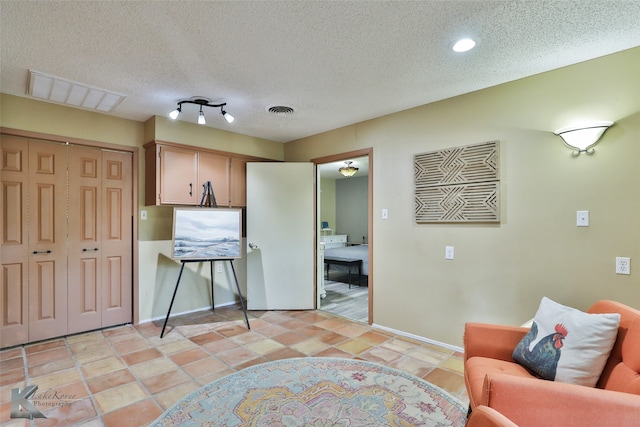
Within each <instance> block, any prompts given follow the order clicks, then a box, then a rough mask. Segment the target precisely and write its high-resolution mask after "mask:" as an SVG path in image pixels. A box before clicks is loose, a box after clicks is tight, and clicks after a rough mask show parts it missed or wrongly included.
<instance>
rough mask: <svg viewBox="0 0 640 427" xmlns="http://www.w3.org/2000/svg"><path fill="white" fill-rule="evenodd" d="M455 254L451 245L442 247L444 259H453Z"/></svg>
mask: <svg viewBox="0 0 640 427" xmlns="http://www.w3.org/2000/svg"><path fill="white" fill-rule="evenodd" d="M454 255H455V252H454V248H453V246H445V247H444V259H453V258H454Z"/></svg>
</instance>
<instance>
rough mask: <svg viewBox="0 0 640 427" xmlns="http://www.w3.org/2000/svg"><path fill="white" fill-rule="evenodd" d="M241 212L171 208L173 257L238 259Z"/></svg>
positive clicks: (223, 209) (239, 253)
mask: <svg viewBox="0 0 640 427" xmlns="http://www.w3.org/2000/svg"><path fill="white" fill-rule="evenodd" d="M241 215H242V211H241V210H240V209H226V208H174V213H173V258H174V259H183V260H184V259H224V258H240V257H241V256H242V251H241V247H240V242H241V224H242V217H241Z"/></svg>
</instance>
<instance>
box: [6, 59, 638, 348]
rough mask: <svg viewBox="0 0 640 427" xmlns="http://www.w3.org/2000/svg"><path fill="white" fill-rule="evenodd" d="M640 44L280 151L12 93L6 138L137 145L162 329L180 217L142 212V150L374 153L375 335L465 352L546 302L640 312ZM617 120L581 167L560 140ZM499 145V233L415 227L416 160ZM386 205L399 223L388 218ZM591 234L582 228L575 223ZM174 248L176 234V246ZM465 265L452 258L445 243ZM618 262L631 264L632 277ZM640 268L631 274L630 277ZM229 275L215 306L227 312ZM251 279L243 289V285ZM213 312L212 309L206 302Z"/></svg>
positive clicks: (158, 120) (198, 271) (148, 298)
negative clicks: (624, 259)
mask: <svg viewBox="0 0 640 427" xmlns="http://www.w3.org/2000/svg"><path fill="white" fill-rule="evenodd" d="M638 75H640V48H636V49H634V50H630V51H626V52H622V53H620V54H616V55H611V56H608V57H604V58H600V59H596V60H593V61H589V62H586V63H583V64H578V65H575V66H571V67H567V68H564V69H561V70H556V71H553V72H549V73H545V74H541V75H538V76H534V77H531V78H527V79H522V80H519V81H516V82H512V83H508V84H504V85H500V86H497V87H494V88H490V89H487V90H483V91H478V92H475V93H471V94H468V95H464V96H460V97H456V98H453V99H449V100H445V101H442V102H438V103H433V104H429V105H425V106H422V107H418V108H414V109H411V110H407V111H404V112H401V113H397V114H393V115H390V116H386V117H382V118H379V119H375V120H371V121H367V122H363V123H359V124H356V125H353V126H348V127H345V128H341V129H336V130H333V131H331V132H326V133H323V134H320V135H316V136H313V137H309V138H305V139H303V140H300V141H296V142H290V143H287V144H285V145H284V146H283V145H282V144H279V143H276V142H272V141H265V140H259V139H256V138H251V137H245V136H242V135H237V134H232V133H229V132H224V131H220V130H216V129H211V128H204V127H201V126H197V125H195V124H190V123H185V122H180V121H178V122H172V121H169V120H167V119H166V118H164V117H154V118H151V119H150V120H149V121H147V122H146V123H139V122H135V121H130V120H124V119H118V118H115V117H112V116H107V115H102V114H96V113H91V112H87V111H84V110H78V109H73V108H67V107H61V106H58V105H54V104H49V103H43V102H38V101H34V100H30V99H25V98H20V97H15V96H10V95H4V94H3V95H0V112H1V114H0V126H2V127H6V128H14V129H21V130H27V131H32V132H42V133H48V134H52V135H60V136H66V137H73V138H81V139H87V140H93V141H100V142H106V143H110V144H119V145H124V146H134V147H139V148H140V154H141V155H140V156H139V160H140V162H139V163H140V164H139V172H140V174H139V175H140V179H139V186H138V188H139V200H140V202H139V206H138V209H142V208H144V209H147V210H148V212H149V219H148V220H147V221H145V222H142V221H140V222H139V224H140V227H139V236H140V237H139V238H140V242H139V258H138V259H139V262H140V273H139V277H138V280H139V289H140V304H139V308H138V309H139V312H140V319H141V320H145V319H149V318H152V317H162V316H164V314H165V312H166V307H167V306H168V300H169V298H170V292H171V291H172V289H173V286H174V285H175V280H176V278H177V274H178V269H179V265H178V264H176V263H175V262H173V261H172V260H170V259H169V258H168V254H169V251H170V245H171V242H170V240H168V239H170V230H171V226H170V225H169V224H170V218H171V209H170V208H156V207H143V206H142V200H143V197H144V193H143V189H144V165H143V160H144V156H143V155H142V149H141V147H142V145H143V144H144V143H145V142H148V141H150V140H152V139H154V138H157V139H159V140H165V141H171V142H178V143H183V144H190V145H197V146H203V147H211V148H215V149H220V150H225V151H232V152H236V153H241V154H248V155H253V156H258V157H265V158H271V159H274V160H283V159H286V160H289V161H307V160H309V159H312V158H316V157H322V156H327V155H331V154H336V153H342V152H347V151H352V150H358V149H362V148H367V147H373V150H374V155H373V161H374V163H375V165H374V166H375V167H374V168H373V170H374V193H373V195H374V198H373V200H374V224H373V227H374V237H375V239H374V244H375V247H374V267H373V271H374V299H373V303H374V307H373V308H374V323H376V324H378V325H382V326H385V327H388V328H392V329H397V330H400V331H404V332H407V333H411V334H415V335H418V336H423V337H427V338H430V339H433V340H437V341H441V342H444V343H449V344H454V345H460V344H461V343H462V328H463V324H464V322H466V321H470V320H473V321H490V322H501V323H509V324H519V323H522V322H524V321H526V320H528V319H529V318H531V317H532V316H533V314H534V312H535V309H536V307H537V305H538V302H539V300H540V298H541V297H542V296H543V295H546V296H548V297H550V298H553V299H556V300H557V301H559V302H561V303H565V304H569V305H573V306H575V307H578V308H581V309H584V308H587V307H588V306H589V305H590V304H591V303H592V302H593V301H595V300H596V299H600V298H610V299H616V300H619V301H622V302H625V303H627V304H629V305H631V306H634V307H636V308H640V280H639V277H640V270H638V269H639V268H640V267H638V265H639V264H638V260H640V241H639V239H640V237H639V236H640V215H638V212H640V191H639V190H638V184H640V143H639V141H638V139H639V138H638V137H639V135H640V79H638V78H637V76H638ZM577 119H593V120H604V119H609V120H614V121H615V122H616V125H615V126H614V127H612V128H611V129H610V130H609V131H607V133H606V134H605V136H604V137H603V140H602V143H601V144H600V145H598V146H597V147H596V153H595V155H593V156H586V155H582V156H580V157H577V158H576V157H572V156H571V154H570V151H569V150H568V149H566V148H565V147H564V145H563V144H562V143H561V142H560V140H559V138H558V137H557V136H555V135H553V134H552V133H551V131H553V130H554V129H557V128H559V127H562V126H565V125H568V124H571V123H572V122H573V121H574V120H577ZM494 139H498V140H500V141H501V159H500V166H501V175H502V176H501V178H502V184H501V209H502V221H501V223H500V224H499V225H493V226H490V225H426V224H415V222H414V221H413V181H412V179H413V165H412V160H413V155H414V154H416V153H422V152H426V151H431V150H436V149H440V148H444V147H452V146H460V145H467V144H474V143H478V142H484V141H489V140H494ZM382 208H387V209H389V219H388V220H386V221H382V220H381V219H380V210H381V209H382ZM585 209H586V210H589V211H590V212H591V226H590V227H588V228H577V227H576V226H575V215H576V213H575V211H576V210H585ZM167 236H169V237H167ZM445 245H453V246H455V249H456V258H455V260H453V261H445V260H444V246H445ZM615 256H629V257H631V258H632V261H631V267H632V268H631V271H632V275H630V276H620V275H615V274H614V258H615ZM634 266H635V267H634ZM190 267H193V268H190V270H192V271H193V273H191V272H188V273H187V274H188V276H190V277H192V279H193V281H196V282H201V284H195V285H194V286H193V287H192V288H191V290H190V289H189V288H188V287H186V286H185V287H182V286H181V293H180V298H179V301H178V302H177V306H176V307H174V312H180V311H187V310H193V309H197V308H199V307H202V306H203V304H202V301H203V300H205V299H206V298H205V297H206V296H207V295H208V294H207V295H205V294H203V293H202V292H203V291H202V288H203V287H207V286H208V285H207V280H208V269H206V268H201V267H199V266H195V265H194V266H190ZM229 279H230V277H229V274H228V271H225V272H224V273H222V275H221V276H219V275H218V273H216V303H217V304H222V303H225V301H231V300H232V298H233V293H232V291H231V290H230V282H229ZM242 280H243V278H241V281H242ZM205 305H206V304H205Z"/></svg>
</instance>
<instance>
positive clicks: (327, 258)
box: [314, 150, 373, 324]
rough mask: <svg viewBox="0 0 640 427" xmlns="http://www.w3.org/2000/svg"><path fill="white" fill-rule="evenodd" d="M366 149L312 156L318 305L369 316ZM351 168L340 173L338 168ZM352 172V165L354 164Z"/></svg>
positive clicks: (339, 312) (357, 317)
mask: <svg viewBox="0 0 640 427" xmlns="http://www.w3.org/2000/svg"><path fill="white" fill-rule="evenodd" d="M370 158H371V153H370V150H361V151H357V152H351V153H344V154H342V155H337V156H331V157H330V158H324V159H316V160H314V162H315V163H316V165H317V178H318V184H319V185H318V187H317V188H318V192H319V194H318V198H317V201H318V202H317V208H316V212H317V219H318V227H319V233H318V236H319V237H318V253H319V257H318V260H319V262H318V269H319V271H318V296H319V298H318V308H319V309H320V310H323V311H328V312H331V313H333V314H337V315H340V316H343V317H346V318H349V319H351V320H355V321H359V322H363V323H368V324H370V323H371V322H372V318H373V316H372V313H371V306H372V304H371V295H372V286H373V280H372V277H371V276H372V271H373V268H372V262H371V261H372V260H371V253H372V250H371V244H372V241H371V240H372V239H371V211H372V209H371V205H372V203H371V194H372V191H371V182H372V179H371V178H372V177H371V167H370V164H371V161H370ZM349 166H351V167H353V168H356V169H357V171H355V173H353V174H352V175H351V174H348V173H346V171H344V169H343V172H345V173H340V169H341V168H347V167H349ZM352 172H353V170H352Z"/></svg>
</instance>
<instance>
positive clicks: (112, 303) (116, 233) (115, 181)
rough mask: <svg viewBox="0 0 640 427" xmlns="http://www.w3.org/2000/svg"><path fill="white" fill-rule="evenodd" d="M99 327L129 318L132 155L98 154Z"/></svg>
mask: <svg viewBox="0 0 640 427" xmlns="http://www.w3.org/2000/svg"><path fill="white" fill-rule="evenodd" d="M102 171H103V179H102V206H103V208H102V212H103V216H102V227H101V233H102V251H101V252H102V265H103V269H102V327H106V326H112V325H118V324H122V323H128V322H131V321H132V319H133V311H132V301H133V281H132V280H133V278H132V274H133V248H132V241H133V156H132V155H131V153H124V152H114V151H103V153H102Z"/></svg>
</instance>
